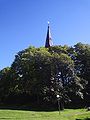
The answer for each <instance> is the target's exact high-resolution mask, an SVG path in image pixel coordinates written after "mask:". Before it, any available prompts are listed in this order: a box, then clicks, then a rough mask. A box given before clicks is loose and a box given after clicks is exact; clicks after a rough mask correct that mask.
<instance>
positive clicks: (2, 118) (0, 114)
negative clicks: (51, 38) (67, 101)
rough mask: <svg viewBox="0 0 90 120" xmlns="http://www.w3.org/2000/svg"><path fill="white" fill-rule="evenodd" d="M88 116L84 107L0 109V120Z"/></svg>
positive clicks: (72, 119)
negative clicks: (36, 109)
mask: <svg viewBox="0 0 90 120" xmlns="http://www.w3.org/2000/svg"><path fill="white" fill-rule="evenodd" d="M87 117H88V118H90V112H87V111H86V110H85V109H75V110H74V109H66V110H64V111H61V112H60V115H59V112H58V111H53V112H43V111H42V112H37V111H22V110H2V109H1V110H0V120H76V118H79V119H80V118H81V119H84V118H87Z"/></svg>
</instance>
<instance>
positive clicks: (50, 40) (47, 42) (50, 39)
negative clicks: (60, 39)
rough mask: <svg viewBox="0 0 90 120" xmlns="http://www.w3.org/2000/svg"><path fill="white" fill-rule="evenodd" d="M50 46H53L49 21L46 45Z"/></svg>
mask: <svg viewBox="0 0 90 120" xmlns="http://www.w3.org/2000/svg"><path fill="white" fill-rule="evenodd" d="M50 46H52V38H51V33H50V25H49V22H48V29H47V36H46V43H45V47H46V48H48V47H50Z"/></svg>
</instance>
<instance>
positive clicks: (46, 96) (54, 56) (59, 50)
mask: <svg viewBox="0 0 90 120" xmlns="http://www.w3.org/2000/svg"><path fill="white" fill-rule="evenodd" d="M67 49H68V47H67V46H64V47H60V46H59V47H57V46H56V47H52V48H49V49H48V48H34V47H29V48H27V49H25V50H23V51H20V52H19V53H18V54H17V55H16V57H15V60H14V62H13V64H12V66H11V70H12V80H13V82H12V86H13V91H14V92H16V93H26V94H27V93H28V94H29V95H30V96H35V98H36V99H37V102H38V103H40V101H41V100H43V101H48V102H51V103H56V102H57V98H56V95H57V94H59V96H60V101H61V103H64V102H65V101H70V97H71V96H70V94H74V95H76V96H80V97H82V94H81V89H82V86H81V84H80V79H79V77H77V75H76V73H75V69H74V62H73V60H72V59H71V58H70V57H69V56H68V54H67ZM71 99H72V98H71Z"/></svg>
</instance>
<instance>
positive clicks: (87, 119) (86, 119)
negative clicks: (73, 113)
mask: <svg viewBox="0 0 90 120" xmlns="http://www.w3.org/2000/svg"><path fill="white" fill-rule="evenodd" d="M76 120H90V118H85V119H78V118H77V119H76Z"/></svg>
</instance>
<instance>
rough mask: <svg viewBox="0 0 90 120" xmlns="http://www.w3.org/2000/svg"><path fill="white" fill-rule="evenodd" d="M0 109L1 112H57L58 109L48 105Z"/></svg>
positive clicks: (5, 106) (2, 106)
mask: <svg viewBox="0 0 90 120" xmlns="http://www.w3.org/2000/svg"><path fill="white" fill-rule="evenodd" d="M0 109H3V110H7V109H8V110H25V111H37V112H40V111H41V112H42V111H46V112H49V111H57V110H58V107H56V106H49V105H46V106H44V105H1V106H0Z"/></svg>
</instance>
